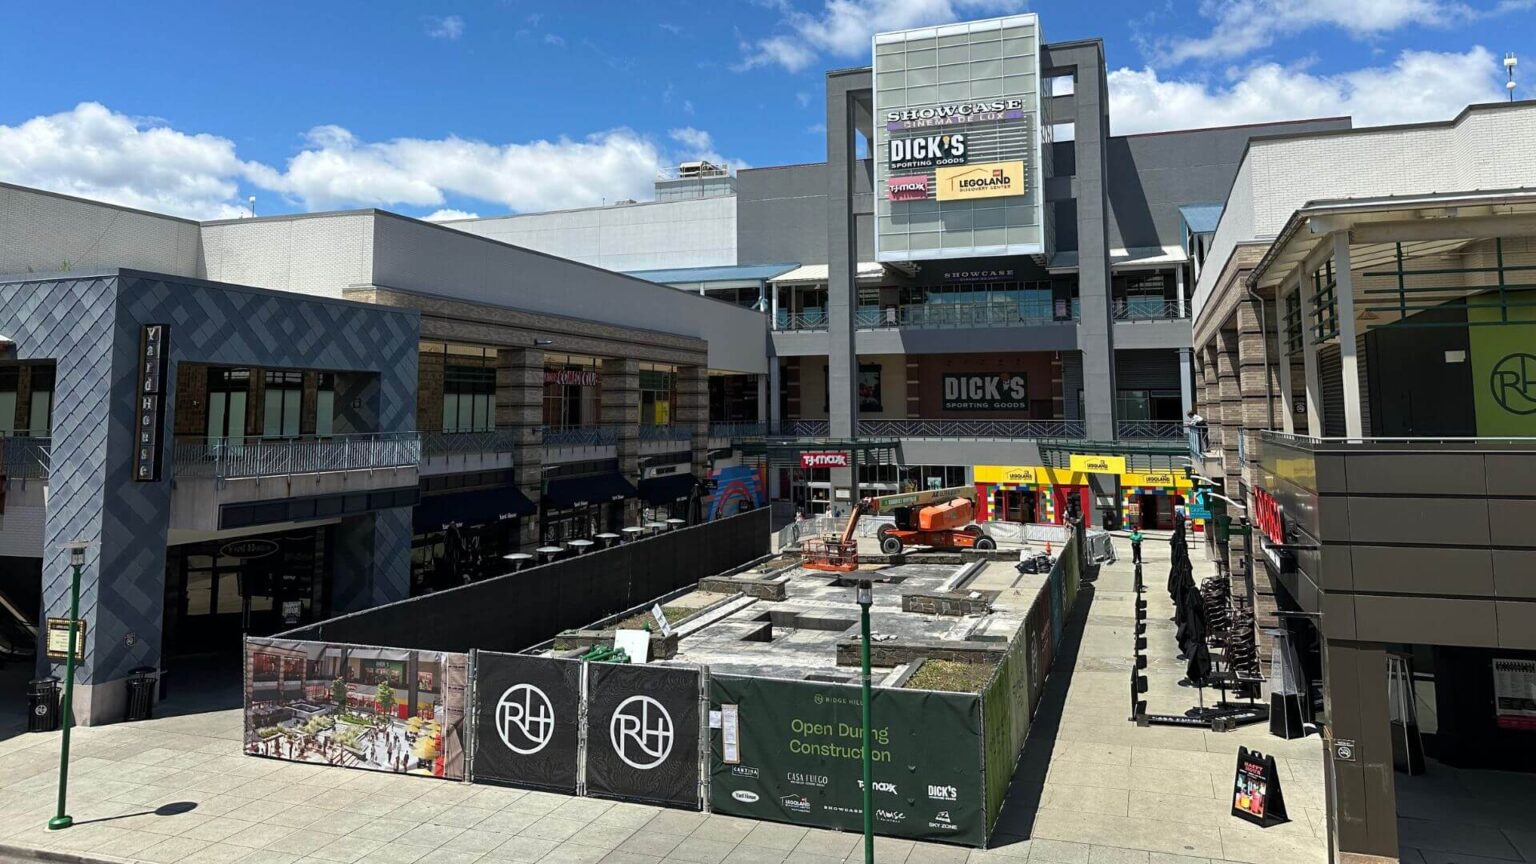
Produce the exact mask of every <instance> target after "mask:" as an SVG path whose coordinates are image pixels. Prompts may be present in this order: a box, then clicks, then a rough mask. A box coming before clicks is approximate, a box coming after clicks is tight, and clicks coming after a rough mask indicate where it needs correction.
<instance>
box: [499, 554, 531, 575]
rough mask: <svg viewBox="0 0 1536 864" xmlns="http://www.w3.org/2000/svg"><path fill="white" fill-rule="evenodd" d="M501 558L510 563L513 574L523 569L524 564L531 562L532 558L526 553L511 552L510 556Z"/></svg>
mask: <svg viewBox="0 0 1536 864" xmlns="http://www.w3.org/2000/svg"><path fill="white" fill-rule="evenodd" d="M501 557H503V558H505V559H506V560H508V561H511V562H512V572H514V573H515V572H517V571H518V570H521V569H523V565H524V564H525V563H527V562H529V561H532V560H533V556H532V555H529V554H528V553H527V552H513V553H512V554H511V555H503V556H501Z"/></svg>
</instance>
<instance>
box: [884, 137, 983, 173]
mask: <svg viewBox="0 0 1536 864" xmlns="http://www.w3.org/2000/svg"><path fill="white" fill-rule="evenodd" d="M888 155H889V156H890V159H889V160H888V164H889V167H890V168H891V169H892V170H894V171H902V170H905V169H908V168H934V167H938V166H941V165H964V164H965V162H966V159H967V158H969V157H967V156H966V153H965V133H964V132H952V133H949V134H945V135H918V136H917V137H915V138H892V139H891V143H890V147H889V148H888Z"/></svg>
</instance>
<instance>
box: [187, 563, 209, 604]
mask: <svg viewBox="0 0 1536 864" xmlns="http://www.w3.org/2000/svg"><path fill="white" fill-rule="evenodd" d="M212 603H213V574H212V573H210V572H208V571H207V570H193V571H190V572H188V573H187V614H188V615H207V614H208V613H209V611H211V609H212Z"/></svg>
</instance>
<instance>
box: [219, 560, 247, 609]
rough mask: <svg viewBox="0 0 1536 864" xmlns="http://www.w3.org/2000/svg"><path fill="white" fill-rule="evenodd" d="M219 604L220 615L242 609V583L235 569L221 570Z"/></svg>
mask: <svg viewBox="0 0 1536 864" xmlns="http://www.w3.org/2000/svg"><path fill="white" fill-rule="evenodd" d="M218 604H219V605H218V608H217V610H216V611H217V612H218V614H220V615H228V614H230V613H232V612H239V611H240V606H241V604H240V584H239V579H238V578H236V576H235V573H234V572H233V571H230V570H221V571H219V593H218Z"/></svg>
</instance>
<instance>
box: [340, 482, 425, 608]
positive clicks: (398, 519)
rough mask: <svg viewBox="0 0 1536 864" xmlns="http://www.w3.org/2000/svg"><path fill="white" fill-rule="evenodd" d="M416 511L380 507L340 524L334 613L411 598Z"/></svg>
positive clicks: (403, 508)
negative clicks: (414, 515) (413, 512)
mask: <svg viewBox="0 0 1536 864" xmlns="http://www.w3.org/2000/svg"><path fill="white" fill-rule="evenodd" d="M413 509H414V508H411V507H393V508H390V509H388V510H376V511H374V512H372V513H364V514H362V515H360V516H351V517H348V518H346V519H343V520H342V521H341V524H339V525H337V526H336V528H335V529H334V531H333V533H332V535H331V536H332V538H333V540H334V542H335V544H336V553H335V555H334V556H333V560H334V561H335V562H336V563H335V572H334V575H333V576H332V581H331V591H332V593H331V611H333V612H338V613H340V612H356V611H358V610H361V609H369V608H371V607H374V606H379V605H382V604H384V603H393V602H394V601H396V600H404V599H406V598H407V597H409V596H411V531H412V528H411V514H412V511H413Z"/></svg>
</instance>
